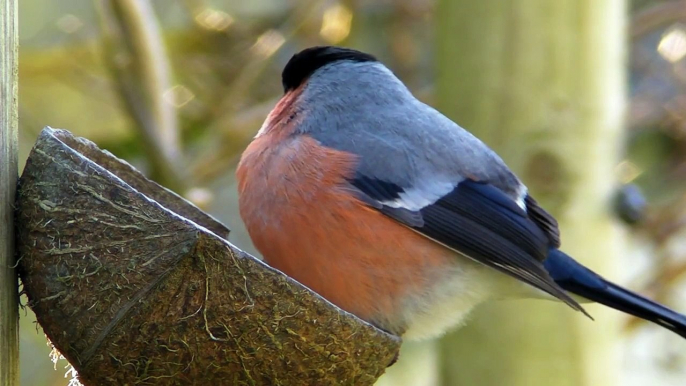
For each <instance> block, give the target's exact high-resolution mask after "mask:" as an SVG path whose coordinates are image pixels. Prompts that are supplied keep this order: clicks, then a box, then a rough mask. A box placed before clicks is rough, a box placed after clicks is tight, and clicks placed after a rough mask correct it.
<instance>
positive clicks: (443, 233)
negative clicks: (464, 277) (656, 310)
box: [350, 175, 585, 313]
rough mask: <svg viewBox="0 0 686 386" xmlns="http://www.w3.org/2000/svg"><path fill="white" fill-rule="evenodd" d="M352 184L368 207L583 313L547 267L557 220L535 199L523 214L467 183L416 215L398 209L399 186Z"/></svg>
mask: <svg viewBox="0 0 686 386" xmlns="http://www.w3.org/2000/svg"><path fill="white" fill-rule="evenodd" d="M350 182H351V184H352V185H353V186H354V187H355V188H357V189H358V190H359V191H360V192H361V193H362V194H361V197H363V200H364V201H365V202H367V203H368V204H369V205H371V206H373V207H374V208H376V209H377V210H379V211H381V212H383V213H385V214H386V215H388V216H390V217H392V218H394V219H395V220H397V221H399V222H401V223H403V224H404V225H406V226H408V227H410V228H412V229H414V230H415V231H417V232H419V233H420V234H422V235H424V236H426V237H428V238H430V239H432V240H435V241H436V242H439V243H441V244H443V245H445V246H446V247H448V248H450V249H453V250H455V251H457V252H459V253H461V254H463V255H466V256H468V257H469V258H472V259H474V260H476V261H478V262H481V263H483V264H485V265H488V266H490V267H492V268H495V269H497V270H499V271H501V272H504V273H506V274H508V275H511V276H513V277H515V278H517V279H519V280H522V281H524V282H526V283H528V284H530V285H532V286H534V287H536V288H539V289H541V290H543V291H545V292H547V293H549V294H551V295H553V296H555V297H557V298H558V299H560V300H562V301H563V302H565V303H567V304H568V305H569V306H570V307H572V308H574V309H576V310H579V311H582V312H584V313H585V311H584V310H583V308H582V307H581V306H580V305H579V304H578V303H577V302H576V301H575V300H574V299H572V298H571V297H570V296H569V295H568V294H567V293H566V292H565V291H564V290H563V289H562V288H561V287H560V286H559V285H557V284H556V283H555V281H554V280H553V279H552V278H551V277H550V275H549V274H548V272H547V271H546V269H545V267H544V266H543V263H542V262H543V261H544V260H545V259H546V257H547V256H548V251H549V250H550V248H557V247H558V246H559V242H560V237H559V231H558V227H557V222H556V221H555V219H554V218H553V217H552V216H550V215H549V214H548V213H547V212H545V210H543V209H542V208H541V207H539V206H538V204H537V203H536V201H535V200H534V199H533V198H531V197H528V196H527V198H526V200H525V203H526V206H527V210H526V211H525V210H523V209H522V208H520V207H519V206H518V205H517V204H516V203H515V202H514V201H513V200H512V199H511V198H510V197H509V196H507V195H506V194H505V193H503V192H502V191H501V190H500V189H498V188H496V187H494V186H493V185H490V184H488V183H483V182H477V181H473V180H464V181H462V182H460V183H459V184H457V185H456V187H455V188H454V189H453V190H452V191H451V192H450V193H448V194H446V195H444V196H443V197H441V198H440V199H438V200H437V201H436V202H434V203H433V204H430V205H427V206H425V207H423V208H422V209H420V210H417V211H413V210H409V209H404V208H402V205H398V203H399V202H402V193H403V192H404V189H403V187H401V186H398V185H396V184H393V183H390V182H387V181H381V180H378V179H374V178H370V177H367V176H362V175H357V176H356V178H355V179H353V180H351V181H350ZM390 203H394V204H393V205H390Z"/></svg>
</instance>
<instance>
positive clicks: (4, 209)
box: [0, 0, 19, 386]
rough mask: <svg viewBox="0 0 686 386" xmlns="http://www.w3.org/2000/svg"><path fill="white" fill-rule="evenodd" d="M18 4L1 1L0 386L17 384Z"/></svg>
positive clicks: (14, 1)
mask: <svg viewBox="0 0 686 386" xmlns="http://www.w3.org/2000/svg"><path fill="white" fill-rule="evenodd" d="M17 24H18V23H17V0H0V386H13V385H18V384H19V313H18V311H17V309H18V302H17V300H18V295H17V276H16V273H15V271H14V268H13V266H14V224H13V219H14V210H13V207H14V194H15V190H16V185H17V85H18V84H17V83H18V78H17V72H18V67H17Z"/></svg>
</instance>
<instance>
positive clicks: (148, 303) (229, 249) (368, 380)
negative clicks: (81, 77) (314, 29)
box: [16, 128, 400, 385]
mask: <svg viewBox="0 0 686 386" xmlns="http://www.w3.org/2000/svg"><path fill="white" fill-rule="evenodd" d="M16 224H17V248H18V258H19V263H18V269H19V273H20V277H21V279H22V283H23V285H24V292H25V293H26V294H27V295H28V297H29V306H30V307H31V308H32V309H33V310H34V311H35V313H36V316H37V318H38V321H39V323H40V324H41V326H42V327H43V329H44V331H45V333H46V334H47V335H48V337H49V338H50V340H51V341H52V343H53V344H54V345H55V346H56V348H57V349H58V350H60V351H61V353H62V354H63V355H64V356H65V357H66V358H67V359H68V360H69V362H70V363H71V364H72V365H73V366H74V367H75V368H76V370H77V371H78V372H79V379H80V381H81V382H82V383H84V384H85V385H105V384H119V385H125V384H127V385H346V384H347V385H368V384H373V383H374V381H375V380H376V379H377V378H378V377H379V376H380V375H381V374H382V373H383V372H384V370H385V368H386V367H387V366H388V365H389V364H390V363H391V361H392V360H393V358H394V357H395V355H396V353H397V350H398V348H399V345H400V340H399V338H397V337H394V336H391V335H388V334H386V333H384V332H382V331H380V330H378V329H375V328H374V327H372V326H371V325H369V324H366V323H364V322H362V321H361V320H359V319H357V318H356V317H354V316H352V315H350V314H348V313H345V312H344V311H342V310H340V309H338V308H337V307H335V306H333V305H332V304H330V303H328V302H327V301H325V300H324V299H322V298H321V297H319V296H318V295H316V294H314V293H313V292H311V291H309V290H308V289H307V288H305V287H303V286H302V285H300V284H298V283H297V282H295V281H293V280H292V279H290V278H288V277H286V276H285V275H283V274H282V273H280V272H278V271H276V270H273V269H271V268H270V267H268V266H266V265H264V264H263V263H261V262H260V261H258V260H256V259H255V258H253V257H251V256H249V255H247V254H245V253H243V252H241V251H240V250H238V249H237V248H236V247H234V246H232V245H231V244H230V243H229V242H228V241H227V240H226V239H225V238H226V237H228V230H227V229H226V228H225V227H224V226H222V225H221V224H220V223H218V222H217V221H216V220H214V219H213V218H211V217H210V216H208V215H206V214H204V213H203V212H202V211H200V210H199V209H198V208H196V207H194V206H193V205H192V204H190V203H188V202H186V201H185V200H184V199H182V198H181V197H179V196H177V195H175V194H174V193H172V192H170V191H168V190H166V189H164V188H162V187H161V186H159V185H157V184H155V183H154V182H151V181H149V180H147V179H146V178H145V177H143V176H142V175H141V174H140V173H138V172H137V171H136V170H135V169H134V168H133V167H131V166H130V165H129V164H127V163H125V162H123V161H121V160H118V159H117V158H115V157H114V156H112V155H111V154H109V153H107V152H104V151H101V150H100V149H98V148H97V147H96V146H95V145H94V144H93V143H91V142H89V141H87V140H85V139H82V138H76V137H73V136H72V135H71V134H70V133H69V132H67V131H64V130H54V129H51V128H46V129H44V130H43V132H42V134H41V136H40V137H39V139H38V141H37V143H36V145H35V146H34V149H33V151H32V152H31V155H30V157H29V159H28V161H27V164H26V168H25V170H24V173H23V175H22V177H21V179H20V185H19V190H18V198H17V216H16Z"/></svg>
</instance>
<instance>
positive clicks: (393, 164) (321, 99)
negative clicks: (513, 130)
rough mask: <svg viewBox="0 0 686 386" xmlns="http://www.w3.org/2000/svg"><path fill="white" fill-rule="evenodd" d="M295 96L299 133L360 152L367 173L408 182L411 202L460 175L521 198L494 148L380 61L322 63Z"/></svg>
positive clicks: (440, 190) (441, 190)
mask: <svg viewBox="0 0 686 386" xmlns="http://www.w3.org/2000/svg"><path fill="white" fill-rule="evenodd" d="M301 98H302V99H301V101H300V102H301V106H306V107H305V110H304V111H303V113H304V115H303V121H302V124H301V125H300V128H299V131H300V132H301V133H303V134H308V135H310V136H312V137H313V138H315V139H317V140H318V141H319V142H320V143H322V144H323V145H325V146H328V147H332V148H335V149H339V150H343V151H347V152H351V153H355V154H357V155H359V157H360V165H359V172H360V173H362V174H364V175H366V176H370V177H374V178H378V179H381V180H385V181H388V182H393V183H395V184H397V185H399V186H401V187H403V188H404V189H406V190H411V189H414V192H415V194H416V195H417V198H416V200H410V201H414V202H415V203H417V205H418V206H419V207H421V206H423V205H426V204H428V203H430V202H428V203H425V204H423V205H422V204H421V203H420V202H419V201H422V200H430V201H433V200H436V199H438V198H439V197H441V196H442V195H444V194H446V193H448V192H450V190H452V188H453V187H454V186H455V185H456V184H457V183H459V182H460V181H461V180H463V179H464V178H465V177H473V178H476V179H478V180H481V181H488V182H489V183H491V184H493V185H494V186H496V187H498V188H499V189H501V190H502V191H503V192H505V193H506V194H508V195H509V196H510V197H511V198H512V199H513V200H515V201H517V202H519V201H521V200H522V199H523V195H524V194H525V192H526V188H525V187H524V186H523V185H522V184H521V182H520V181H519V179H518V178H517V177H516V176H515V175H514V174H513V173H512V172H511V171H510V170H509V168H508V167H507V166H506V165H505V163H504V162H503V161H502V159H501V158H500V157H499V156H498V155H497V154H495V152H493V151H492V150H491V149H490V148H488V147H487V146H486V145H485V144H484V143H483V142H481V141H480V140H479V139H477V138H476V137H474V136H473V135H472V134H471V133H469V132H468V131H466V130H464V129H463V128H461V127H460V126H458V125H457V124H455V123H454V122H453V121H451V120H450V119H448V118H447V117H445V116H444V115H443V114H441V113H439V112H438V111H436V110H435V109H433V108H432V107H430V106H428V105H426V104H424V103H422V102H421V101H419V100H417V99H416V98H415V97H414V96H413V95H412V94H411V93H410V91H409V90H408V89H407V87H405V85H404V84H403V83H402V82H401V81H400V80H399V79H398V78H396V77H395V75H393V73H392V72H391V71H390V70H388V69H387V68H386V67H385V66H383V65H382V64H381V63H378V62H363V63H359V62H351V61H339V62H334V63H332V64H329V65H326V66H324V67H322V68H320V69H318V70H317V71H316V72H315V73H314V74H312V76H311V77H310V79H309V80H308V82H307V86H306V88H305V90H304V92H303V94H302V96H301ZM412 209H415V208H412ZM416 209H418V208H416ZM416 209H415V210H416Z"/></svg>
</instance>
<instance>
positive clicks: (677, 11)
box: [629, 0, 686, 40]
mask: <svg viewBox="0 0 686 386" xmlns="http://www.w3.org/2000/svg"><path fill="white" fill-rule="evenodd" d="M685 18H686V1H685V0H679V1H668V2H664V3H657V4H655V5H652V6H650V7H647V8H646V9H645V10H643V11H640V12H637V13H636V14H635V15H634V17H633V19H632V20H631V30H630V32H629V36H630V38H631V39H632V40H635V39H637V38H640V37H642V36H644V35H645V34H646V33H648V32H650V31H653V30H655V29H656V28H658V27H660V26H663V25H665V24H668V23H673V22H676V21H680V20H683V19H685Z"/></svg>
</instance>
